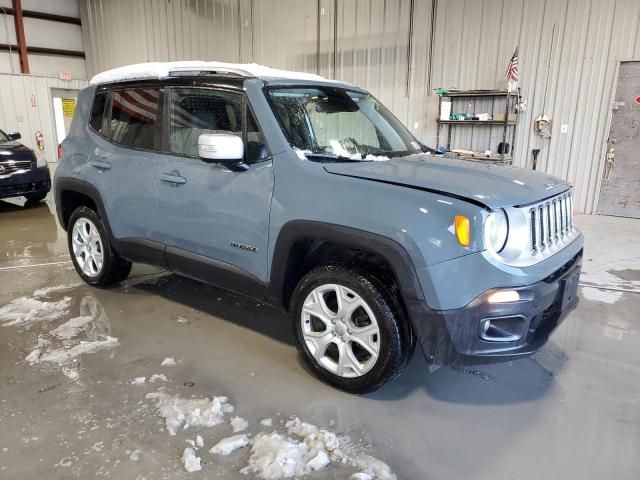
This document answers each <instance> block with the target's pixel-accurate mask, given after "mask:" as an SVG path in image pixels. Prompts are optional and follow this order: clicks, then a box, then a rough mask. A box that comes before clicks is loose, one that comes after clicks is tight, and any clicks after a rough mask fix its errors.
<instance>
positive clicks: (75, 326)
mask: <svg viewBox="0 0 640 480" xmlns="http://www.w3.org/2000/svg"><path fill="white" fill-rule="evenodd" d="M93 320H95V319H94V318H93V317H91V316H81V317H75V318H72V319H71V320H69V321H67V322H65V323H63V324H62V325H60V326H59V327H58V328H55V329H53V330H51V331H50V332H49V333H50V334H51V335H55V336H56V337H59V338H63V339H65V340H68V339H70V338H73V337H77V336H78V335H79V334H80V332H82V331H83V330H84V328H85V326H86V325H87V324H89V323H91V322H93Z"/></svg>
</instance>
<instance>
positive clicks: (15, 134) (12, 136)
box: [7, 132, 22, 140]
mask: <svg viewBox="0 0 640 480" xmlns="http://www.w3.org/2000/svg"><path fill="white" fill-rule="evenodd" d="M7 137H9V140H20V139H21V138H22V135H20V133H19V132H10V133H8V134H7Z"/></svg>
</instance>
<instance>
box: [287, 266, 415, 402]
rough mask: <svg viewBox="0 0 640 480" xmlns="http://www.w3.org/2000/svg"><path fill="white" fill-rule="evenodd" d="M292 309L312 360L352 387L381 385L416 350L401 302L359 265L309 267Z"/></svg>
mask: <svg viewBox="0 0 640 480" xmlns="http://www.w3.org/2000/svg"><path fill="white" fill-rule="evenodd" d="M291 314H292V316H293V326H294V327H293V328H294V334H295V337H296V340H297V346H298V349H299V351H300V353H301V354H302V357H303V358H304V360H305V362H306V363H307V365H308V366H309V367H310V368H311V370H312V371H313V372H314V373H315V374H316V375H317V376H318V377H320V378H321V379H322V380H324V381H325V382H327V383H329V384H331V385H333V386H335V387H337V388H339V389H341V390H345V391H347V392H350V393H366V392H370V391H373V390H376V389H378V388H380V387H381V386H382V385H383V384H385V383H386V382H388V381H389V380H392V379H393V378H395V377H397V376H398V375H399V374H400V372H401V371H402V369H403V367H404V365H405V364H406V360H407V358H408V356H409V355H410V352H411V343H412V342H411V339H410V330H409V329H408V328H406V323H405V322H406V320H405V319H404V318H403V316H402V313H401V309H400V308H399V304H398V302H397V301H396V300H395V299H394V298H393V296H392V294H391V292H390V291H388V289H387V288H385V287H384V286H383V285H382V284H381V283H380V282H379V281H378V280H377V279H376V278H375V277H374V276H372V275H370V274H369V273H367V272H365V271H362V270H359V269H357V268H352V267H346V266H340V265H328V266H322V267H318V268H316V269H314V270H312V271H310V272H309V273H307V274H306V275H305V276H304V277H303V278H302V280H300V282H299V283H298V285H297V287H296V289H295V291H294V293H293V296H292V299H291Z"/></svg>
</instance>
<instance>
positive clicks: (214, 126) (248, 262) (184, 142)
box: [156, 87, 274, 296]
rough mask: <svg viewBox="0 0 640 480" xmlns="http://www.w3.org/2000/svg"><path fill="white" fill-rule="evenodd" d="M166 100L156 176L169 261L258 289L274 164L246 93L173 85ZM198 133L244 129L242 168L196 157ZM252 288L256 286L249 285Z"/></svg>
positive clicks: (225, 283) (179, 268)
mask: <svg viewBox="0 0 640 480" xmlns="http://www.w3.org/2000/svg"><path fill="white" fill-rule="evenodd" d="M168 103H169V106H168V112H167V113H168V115H167V116H165V118H167V117H168V122H167V123H168V138H169V146H168V149H169V151H170V153H168V154H166V155H162V156H161V158H160V159H159V161H158V175H157V180H156V181H157V190H158V214H159V216H160V218H161V219H162V221H161V223H160V228H161V237H162V241H163V242H164V243H166V244H167V250H166V257H167V262H168V263H169V266H170V267H171V269H172V270H174V271H176V272H179V273H183V274H185V275H189V276H191V277H194V278H198V279H201V280H204V281H207V282H210V283H214V284H217V285H220V286H222V287H226V288H229V289H231V290H236V291H241V292H242V293H249V294H255V296H261V294H260V293H259V292H258V290H259V289H260V288H261V285H260V284H263V283H264V282H265V281H266V277H267V243H268V228H269V212H270V208H271V197H272V193H273V182H274V180H273V168H272V162H271V159H270V157H269V155H268V152H267V150H266V146H265V142H264V139H263V137H262V134H261V133H260V131H259V130H258V128H257V125H256V123H255V120H254V119H253V116H252V114H251V112H250V109H248V107H247V105H246V101H245V98H244V95H243V94H242V93H241V92H235V91H233V92H232V91H226V90H217V89H211V88H194V87H174V88H170V89H169V102H168ZM245 116H246V118H248V121H245V120H244V119H245ZM245 123H246V124H247V127H246V128H245V127H244V124H245ZM203 133H233V134H237V135H241V136H243V137H244V140H245V158H246V162H247V163H248V164H249V165H250V166H249V168H248V170H246V171H241V172H240V171H231V170H229V169H228V168H226V167H224V166H222V165H218V164H212V163H206V162H204V161H202V160H201V159H200V158H199V157H198V137H199V136H200V135H201V134H203ZM253 287H256V288H257V289H258V290H252V291H247V289H251V288H253Z"/></svg>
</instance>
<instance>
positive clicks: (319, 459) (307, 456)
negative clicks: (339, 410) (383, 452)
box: [241, 418, 397, 480]
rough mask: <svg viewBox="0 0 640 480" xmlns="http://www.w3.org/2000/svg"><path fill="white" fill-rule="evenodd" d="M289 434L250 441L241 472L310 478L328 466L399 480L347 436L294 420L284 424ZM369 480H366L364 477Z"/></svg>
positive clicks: (272, 478)
mask: <svg viewBox="0 0 640 480" xmlns="http://www.w3.org/2000/svg"><path fill="white" fill-rule="evenodd" d="M285 427H286V428H287V434H288V435H282V434H280V433H278V432H271V433H259V434H258V435H257V436H256V437H255V438H254V439H253V441H252V442H251V444H252V445H251V455H250V457H249V461H248V464H247V466H245V467H244V468H243V469H242V470H241V472H242V473H244V474H249V473H253V474H255V475H256V476H258V477H260V478H264V479H266V480H278V479H282V478H291V477H298V476H303V475H307V474H309V473H311V472H313V471H317V470H322V469H324V468H326V467H327V466H328V465H330V464H332V463H334V464H342V465H349V466H352V467H355V468H357V469H358V470H359V472H358V473H361V474H366V475H369V476H370V478H372V479H376V480H397V477H396V476H395V474H394V473H393V472H392V471H391V468H390V467H389V466H388V465H387V464H386V463H384V462H382V461H380V460H378V459H376V458H374V457H372V456H370V455H367V454H364V453H362V452H358V451H356V449H355V448H354V447H352V446H351V445H350V444H349V440H348V439H347V438H346V437H338V435H336V434H335V433H333V432H329V431H327V430H322V429H319V428H318V427H316V426H315V425H312V424H310V423H307V422H303V421H301V420H300V419H299V418H294V419H293V420H290V421H288V422H287V423H286V424H285ZM363 478H367V477H363Z"/></svg>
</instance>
